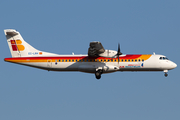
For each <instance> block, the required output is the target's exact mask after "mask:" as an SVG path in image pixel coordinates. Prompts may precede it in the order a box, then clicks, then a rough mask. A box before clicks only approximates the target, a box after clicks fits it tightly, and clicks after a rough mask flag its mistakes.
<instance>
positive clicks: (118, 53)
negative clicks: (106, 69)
mask: <svg viewBox="0 0 180 120" xmlns="http://www.w3.org/2000/svg"><path fill="white" fill-rule="evenodd" d="M116 55H117V57H118V64H119V56H120V55H122V53H121V51H120V44H119V43H118V51H117V54H116Z"/></svg>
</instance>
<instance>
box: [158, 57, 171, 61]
mask: <svg viewBox="0 0 180 120" xmlns="http://www.w3.org/2000/svg"><path fill="white" fill-rule="evenodd" d="M159 59H160V60H169V59H168V58H167V57H160V58H159Z"/></svg>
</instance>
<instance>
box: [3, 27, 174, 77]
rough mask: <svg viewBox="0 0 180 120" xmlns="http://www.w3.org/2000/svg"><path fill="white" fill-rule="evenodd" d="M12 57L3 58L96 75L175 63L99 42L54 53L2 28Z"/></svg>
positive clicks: (161, 68)
mask: <svg viewBox="0 0 180 120" xmlns="http://www.w3.org/2000/svg"><path fill="white" fill-rule="evenodd" d="M4 32H5V35H6V38H7V42H8V45H9V49H10V51H11V55H12V58H5V59H4V60H5V61H7V62H12V63H17V64H21V65H26V66H30V67H35V68H40V69H44V70H48V71H80V72H86V73H94V74H95V76H96V78H97V79H100V78H101V74H105V73H111V72H116V71H164V73H165V76H166V77H167V75H168V74H167V72H168V70H171V69H174V68H176V67H177V65H176V64H175V63H174V62H172V61H170V60H168V59H167V57H166V56H164V55H156V54H153V55H149V54H136V55H125V54H122V53H121V52H120V45H119V44H118V51H114V50H105V49H104V47H103V46H102V44H101V43H100V42H91V43H90V47H89V49H88V55H74V54H72V55H58V54H53V53H48V52H43V51H40V50H37V49H35V48H33V47H32V46H31V45H29V44H28V43H27V42H25V41H24V39H23V38H22V36H21V35H20V33H19V32H18V31H16V30H14V29H6V30H4Z"/></svg>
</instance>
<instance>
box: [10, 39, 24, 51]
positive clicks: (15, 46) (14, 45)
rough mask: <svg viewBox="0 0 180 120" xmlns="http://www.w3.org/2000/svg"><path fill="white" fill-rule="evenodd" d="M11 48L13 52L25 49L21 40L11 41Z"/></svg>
mask: <svg viewBox="0 0 180 120" xmlns="http://www.w3.org/2000/svg"><path fill="white" fill-rule="evenodd" d="M11 46H12V50H13V51H23V50H24V49H25V47H24V45H22V41H21V40H11Z"/></svg>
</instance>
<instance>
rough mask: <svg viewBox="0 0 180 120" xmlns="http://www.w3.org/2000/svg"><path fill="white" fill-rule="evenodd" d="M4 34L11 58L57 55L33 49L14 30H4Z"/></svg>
mask: <svg viewBox="0 0 180 120" xmlns="http://www.w3.org/2000/svg"><path fill="white" fill-rule="evenodd" d="M4 33H5V35H6V38H7V42H8V45H9V49H10V52H11V55H12V57H37V56H55V55H57V54H53V53H48V52H43V51H39V50H37V49H35V48H34V47H32V46H31V45H29V44H28V43H27V42H26V41H24V39H23V38H22V36H21V34H20V33H19V32H18V31H16V30H14V29H6V30H4Z"/></svg>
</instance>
